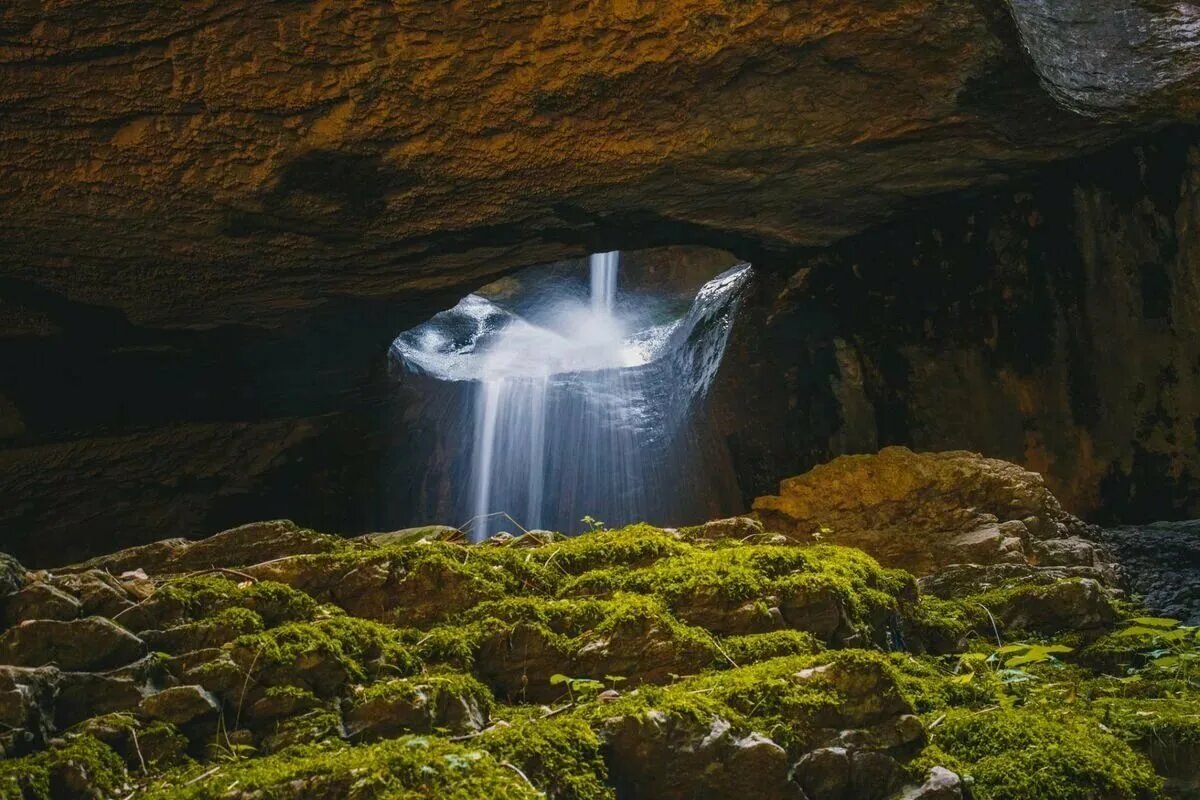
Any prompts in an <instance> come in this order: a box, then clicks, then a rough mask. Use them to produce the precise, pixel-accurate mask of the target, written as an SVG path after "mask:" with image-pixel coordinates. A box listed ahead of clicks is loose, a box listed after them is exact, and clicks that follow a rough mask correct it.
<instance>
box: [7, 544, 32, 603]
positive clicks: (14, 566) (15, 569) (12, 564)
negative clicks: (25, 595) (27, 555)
mask: <svg viewBox="0 0 1200 800" xmlns="http://www.w3.org/2000/svg"><path fill="white" fill-rule="evenodd" d="M28 579H29V578H28V573H27V572H26V571H25V568H24V567H23V566H21V562H20V561H17V560H16V559H15V558H13V557H12V556H10V555H9V554H8V553H0V598H4V597H7V596H8V595H10V594H12V593H13V592H15V591H17V590H18V589H20V588H21V587H22V586H24V585H25V583H26V582H27V581H28Z"/></svg>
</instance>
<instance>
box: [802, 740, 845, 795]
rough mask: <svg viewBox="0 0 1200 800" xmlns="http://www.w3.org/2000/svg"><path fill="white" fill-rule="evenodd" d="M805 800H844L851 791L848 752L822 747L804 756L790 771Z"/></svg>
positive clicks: (841, 748)
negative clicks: (806, 799)
mask: <svg viewBox="0 0 1200 800" xmlns="http://www.w3.org/2000/svg"><path fill="white" fill-rule="evenodd" d="M792 774H793V776H794V778H795V780H796V782H797V783H799V784H800V788H802V789H803V790H804V794H805V796H806V797H807V798H808V800H844V799H845V797H846V792H847V791H848V790H849V789H850V753H849V752H848V751H847V750H846V748H844V747H821V748H818V749H816V750H813V751H812V752H809V753H805V754H804V756H803V757H801V759H800V760H799V761H797V762H796V766H795V767H794V768H793V770H792Z"/></svg>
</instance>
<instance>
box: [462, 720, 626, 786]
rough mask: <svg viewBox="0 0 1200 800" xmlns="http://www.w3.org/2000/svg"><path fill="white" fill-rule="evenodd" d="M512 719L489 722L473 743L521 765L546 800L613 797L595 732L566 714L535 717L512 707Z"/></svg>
mask: <svg viewBox="0 0 1200 800" xmlns="http://www.w3.org/2000/svg"><path fill="white" fill-rule="evenodd" d="M513 711H516V713H513V714H509V716H510V717H511V721H508V722H505V723H502V724H497V725H493V726H492V727H490V728H488V729H487V731H486V732H485V733H484V735H483V736H480V737H479V738H478V739H477V740H476V741H475V744H476V745H477V746H478V747H480V748H481V749H483V750H487V751H488V752H489V753H491V754H492V755H493V756H495V757H496V758H497V759H499V760H501V761H507V762H509V763H511V764H515V765H517V766H518V767H520V769H521V771H522V772H524V773H525V775H526V776H527V777H528V778H529V780H530V782H531V783H532V784H533V785H534V786H535V787H536V788H537V789H538V790H539V791H542V792H544V793H545V794H546V796H547V797H548V798H551V800H614V798H615V797H616V794H615V791H614V789H613V787H612V786H610V785H609V783H608V768H607V767H606V766H605V764H604V759H603V756H602V754H601V742H600V737H599V736H597V734H596V732H595V731H594V730H593V729H592V728H591V727H590V726H588V725H587V724H586V723H585V722H583V721H582V720H580V719H577V718H575V717H571V716H554V717H548V716H546V715H545V714H544V712H541V711H536V712H535V714H536V716H531V715H530V714H528V713H522V712H520V711H519V710H515V709H514V710H513Z"/></svg>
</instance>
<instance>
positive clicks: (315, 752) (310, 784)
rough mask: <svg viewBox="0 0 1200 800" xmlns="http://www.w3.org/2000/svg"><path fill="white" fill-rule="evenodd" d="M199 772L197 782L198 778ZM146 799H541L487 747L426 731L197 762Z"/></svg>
mask: <svg viewBox="0 0 1200 800" xmlns="http://www.w3.org/2000/svg"><path fill="white" fill-rule="evenodd" d="M197 778H200V779H199V780H196V779H197ZM143 796H144V797H145V798H147V800H257V798H261V797H264V796H266V797H271V798H272V800H307V799H308V798H314V797H328V798H334V797H353V798H355V800H385V799H386V800H422V799H423V798H431V797H436V798H438V799H439V800H480V798H485V797H486V798H495V800H536V798H538V797H539V793H538V792H537V791H536V790H535V789H534V788H533V787H532V786H530V785H529V783H527V782H526V781H525V779H524V778H522V777H521V776H520V775H519V774H518V773H517V771H516V770H513V769H511V768H509V767H506V766H504V765H503V764H502V763H500V761H499V760H497V759H496V758H495V757H493V756H492V755H491V754H490V753H488V752H486V751H485V750H482V749H478V748H474V747H470V746H464V745H458V744H453V743H451V742H447V741H446V740H444V739H440V738H437V737H426V736H405V737H402V738H399V739H392V740H389V741H385V742H380V743H378V744H374V745H363V746H358V747H349V746H344V745H336V744H315V745H301V746H296V747H292V748H289V749H287V750H286V751H284V752H281V753H277V754H275V755H271V756H265V757H261V758H253V759H247V760H242V761H238V762H233V763H227V764H224V765H221V766H219V767H217V768H216V769H215V770H212V769H211V768H208V769H206V768H203V767H195V768H193V769H191V770H188V771H184V772H179V773H175V774H173V775H171V776H169V777H168V778H166V779H164V780H161V781H159V782H158V783H157V784H156V785H154V786H153V787H152V788H151V789H150V790H149V791H147V792H146V793H145V795H143Z"/></svg>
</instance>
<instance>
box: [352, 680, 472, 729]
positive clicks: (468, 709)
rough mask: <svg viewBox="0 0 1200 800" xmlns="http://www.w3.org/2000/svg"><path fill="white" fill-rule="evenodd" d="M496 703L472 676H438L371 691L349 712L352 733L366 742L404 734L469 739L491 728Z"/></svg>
mask: <svg viewBox="0 0 1200 800" xmlns="http://www.w3.org/2000/svg"><path fill="white" fill-rule="evenodd" d="M492 705H493V701H492V695H491V693H490V692H489V691H488V690H487V688H486V687H485V686H484V685H483V684H481V683H480V682H479V681H477V680H476V679H475V678H473V677H471V676H470V675H464V674H461V673H453V672H435V673H429V674H425V675H418V676H414V677H412V678H394V679H392V680H388V681H380V682H377V683H374V684H371V685H370V686H367V687H365V688H364V689H363V690H362V691H360V692H359V693H358V694H357V696H355V697H354V699H353V700H352V702H351V705H350V708H349V710H348V711H347V712H346V715H345V719H346V732H347V735H348V736H349V737H351V738H352V739H354V738H359V739H361V740H363V741H371V740H374V739H380V738H386V737H394V736H398V735H400V734H401V733H432V732H434V731H447V732H449V733H450V734H455V735H463V734H467V733H472V732H476V731H480V730H482V729H483V728H484V727H486V725H487V722H488V716H489V714H490V713H491V709H492Z"/></svg>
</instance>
